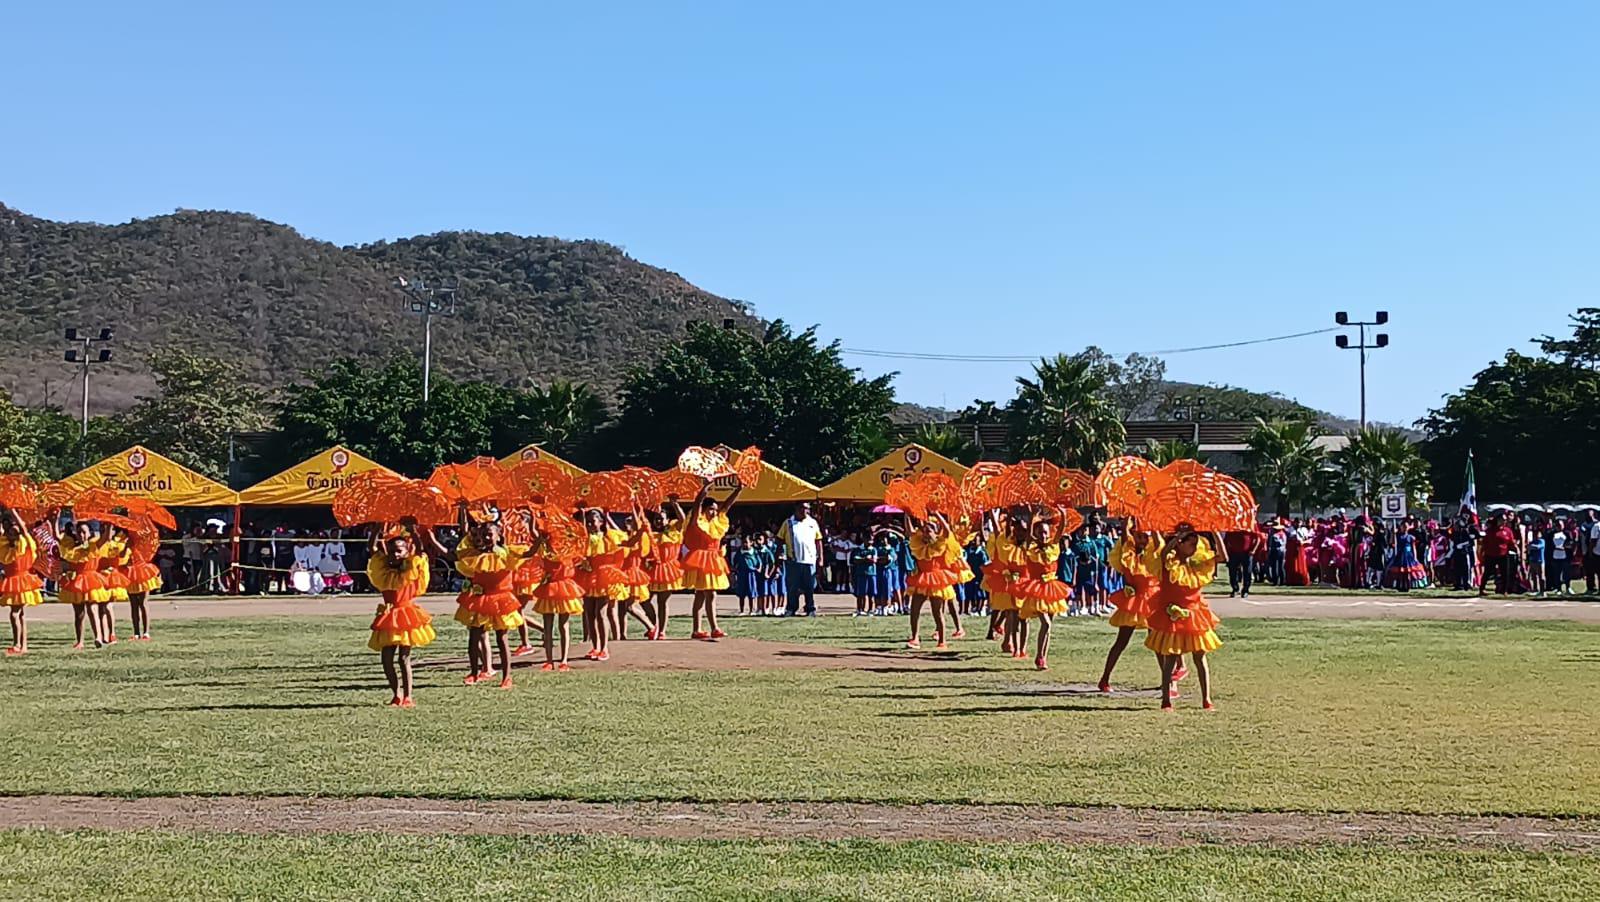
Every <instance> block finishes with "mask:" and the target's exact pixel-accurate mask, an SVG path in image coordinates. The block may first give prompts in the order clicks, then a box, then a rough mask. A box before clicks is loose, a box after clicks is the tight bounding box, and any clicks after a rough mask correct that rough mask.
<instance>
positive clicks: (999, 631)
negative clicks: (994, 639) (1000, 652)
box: [994, 623, 1006, 636]
mask: <svg viewBox="0 0 1600 902" xmlns="http://www.w3.org/2000/svg"><path fill="white" fill-rule="evenodd" d="M994 634H995V635H996V636H1004V635H1005V634H1006V625H1005V624H1004V623H996V624H995V625H994Z"/></svg>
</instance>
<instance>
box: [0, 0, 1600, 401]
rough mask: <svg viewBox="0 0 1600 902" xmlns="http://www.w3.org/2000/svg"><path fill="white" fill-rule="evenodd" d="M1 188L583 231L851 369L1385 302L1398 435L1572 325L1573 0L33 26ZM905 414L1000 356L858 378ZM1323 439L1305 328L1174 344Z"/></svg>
mask: <svg viewBox="0 0 1600 902" xmlns="http://www.w3.org/2000/svg"><path fill="white" fill-rule="evenodd" d="M6 18H7V22H6V28H5V32H6V42H5V43H6V47H7V55H8V65H7V71H9V72H10V73H11V76H10V86H11V88H12V90H11V91H10V92H8V98H7V103H6V113H5V121H6V122H7V123H8V124H9V125H10V128H9V129H7V131H8V132H9V133H10V134H9V136H8V138H7V139H6V140H4V141H0V201H3V202H5V203H7V204H9V205H11V206H14V207H17V208H20V209H22V210H24V211H27V212H30V213H34V214H36V215H41V216H47V217H51V218H58V219H86V220H96V221H104V222H120V221H125V220H127V219H129V218H133V217H139V216H148V215H152V214H159V213H165V212H170V211H171V210H172V209H174V208H176V207H200V208H218V209H233V210H244V211H249V212H252V213H256V214H258V215H260V216H263V217H266V218H268V219H272V220H276V221H280V222H285V223H288V224H290V225H293V226H295V227H296V228H298V229H299V230H300V231H302V232H303V233H305V234H308V235H311V236H313V237H317V238H322V239H326V240H329V241H334V242H338V243H341V244H349V243H360V242H365V241H371V240H376V239H380V238H387V237H396V236H403V235H410V234H416V233H425V232H433V231H438V230H441V229H481V230H490V231H499V230H505V231H512V232H519V233H524V234H545V235H559V236H562V237H566V238H602V239H605V240H608V241H611V242H614V243H616V244H619V245H622V246H623V247H625V248H627V249H628V251H629V252H630V253H631V254H633V255H634V256H635V257H637V258H639V259H641V260H643V261H646V262H649V263H652V264H655V265H659V266H662V267H665V268H667V269H671V270H674V271H676V272H679V273H682V274H683V275H684V276H685V277H687V278H688V279H689V280H690V281H692V282H694V283H696V284H698V285H700V286H702V287H704V288H706V289H708V290H710V291H713V292H716V293H718V294H723V295H726V296H729V297H735V298H740V299H744V300H747V301H750V302H751V303H753V304H754V305H755V306H756V308H757V310H758V312H759V313H761V314H762V315H765V316H768V317H783V318H785V319H788V320H790V321H792V322H796V323H800V324H810V323H819V324H820V325H821V331H822V333H823V334H824V335H825V336H827V337H830V338H839V339H841V340H842V341H843V343H844V344H845V345H846V346H847V347H857V348H875V349H887V350H895V351H928V350H932V351H950V352H956V353H968V354H1043V353H1051V352H1055V351H1072V350H1077V349H1079V348H1081V347H1082V346H1083V345H1085V344H1091V343H1092V344H1097V345H1100V346H1101V347H1104V348H1106V349H1108V350H1112V351H1114V352H1120V351H1130V350H1147V349H1157V348H1171V347H1179V346H1187V345H1196V344H1212V343H1217V342H1223V341H1229V340H1236V339H1245V338H1258V337H1264V336H1271V335H1279V334H1285V333H1292V332H1301V331H1305V330H1309V329H1316V328H1320V327H1323V326H1326V325H1331V324H1332V317H1333V312H1334V311H1335V310H1338V309H1349V310H1351V311H1352V312H1360V311H1371V310H1377V309H1386V310H1388V311H1389V312H1390V314H1391V316H1392V317H1393V322H1392V324H1391V326H1390V327H1389V329H1388V331H1389V334H1390V335H1391V337H1392V340H1393V345H1392V347H1390V348H1389V349H1387V350H1384V351H1380V352H1377V353H1376V354H1375V355H1374V357H1373V358H1372V361H1371V364H1370V369H1369V379H1370V383H1369V385H1370V392H1371V397H1370V412H1371V415H1372V416H1373V417H1374V418H1379V419H1385V420H1390V421H1407V422H1408V421H1410V420H1412V419H1414V418H1416V417H1417V416H1419V415H1421V414H1423V413H1424V412H1425V411H1426V410H1427V409H1428V408H1430V407H1432V406H1435V405H1436V404H1437V402H1438V400H1439V398H1440V396H1441V394H1443V393H1445V392H1448V391H1451V390H1454V389H1455V388H1457V387H1459V386H1461V385H1462V384H1464V383H1465V382H1466V380H1468V379H1469V378H1470V377H1471V375H1472V374H1473V373H1474V372H1476V371H1477V370H1478V369H1480V368H1481V367H1482V366H1483V365H1484V364H1485V363H1487V362H1488V361H1490V360H1491V359H1494V358H1496V357H1498V356H1499V355H1501V354H1502V353H1503V352H1504V351H1505V349H1506V348H1508V347H1512V346H1518V347H1525V340H1526V339H1527V338H1528V337H1529V336H1532V335H1537V334H1542V333H1545V332H1551V331H1559V330H1561V329H1562V328H1563V325H1564V321H1565V317H1566V315H1567V314H1568V313H1570V312H1571V311H1572V310H1574V309H1576V308H1577V307H1579V306H1582V305H1596V304H1597V298H1596V296H1595V295H1596V292H1595V285H1596V281H1597V276H1600V262H1597V260H1600V257H1597V255H1596V253H1595V248H1596V247H1600V215H1597V212H1600V115H1597V113H1596V105H1595V98H1596V97H1600V62H1597V60H1596V55H1595V53H1594V42H1593V38H1594V35H1596V34H1597V33H1600V5H1595V4H1585V3H1536V4H1488V3H1471V2H1466V3H1463V2H1433V3H1421V2H1419V3H1351V2H1342V3H1331V2H1318V3H1309V2H1308V3H1267V2H1261V3H1244V2H1224V3H1205V4H1201V3H1182V2H1169V3H1163V2H1150V3H1138V4H1133V3H1117V4H1089V3H1038V4H1009V3H986V4H960V5H948V4H939V3H927V2H923V3H915V4H890V3H874V4H860V3H854V4H849V3H839V4H833V3H807V4H754V3H727V4H711V3H701V4H672V3H631V2H614V3H609V4H581V3H561V4H535V3H525V4H504V5H494V4H474V3H457V4H444V3H428V4H409V3H385V4H377V3H371V4H361V3H340V4H320V3H317V4H314V3H299V2H280V3H274V4H215V3H213V4H163V3H146V4H125V3H115V4H112V3H104V4H95V3H79V4H69V3H61V4H27V5H25V6H22V7H19V8H16V9H13V10H10V11H8V13H7V17H6ZM853 362H855V363H857V364H859V365H861V366H862V367H863V368H864V369H866V370H867V371H869V372H880V371H882V370H884V369H890V368H893V369H898V370H900V371H901V373H902V375H901V377H900V378H899V380H898V383H897V384H898V386H899V389H900V393H901V396H902V397H903V398H904V399H906V400H911V401H917V402H922V403H933V404H941V403H943V404H949V405H951V406H959V405H961V404H963V403H965V402H966V401H968V400H970V399H972V398H974V397H991V398H1002V399H1003V398H1006V397H1009V396H1010V394H1011V385H1012V379H1013V378H1014V377H1015V376H1016V375H1018V373H1019V372H1021V371H1022V370H1023V369H1025V366H1023V365H1020V364H1014V363H999V364H994V363H982V364H969V363H944V364H939V363H927V362H906V361H892V362H891V361H881V360H875V359H869V358H854V359H853ZM1168 363H1169V372H1170V374H1171V375H1172V376H1174V377H1176V378H1182V379H1187V380H1192V381H1198V382H1219V383H1230V384H1236V385H1243V386H1246V387H1249V388H1254V389H1260V390H1276V391H1280V392H1283V393H1284V394H1286V395H1289V396H1292V397H1296V398H1298V399H1300V400H1301V401H1304V402H1305V403H1308V404H1311V405H1313V406H1317V407H1321V408H1325V409H1329V410H1332V411H1335V412H1338V413H1342V414H1347V415H1353V414H1354V413H1355V410H1356V405H1357V394H1356V360H1355V356H1354V354H1353V353H1350V352H1340V351H1338V350H1336V349H1335V348H1334V346H1333V339H1332V336H1329V335H1319V336H1314V337H1310V338H1303V339H1297V340H1294V341H1287V342H1282V343H1278V344H1272V345H1262V346H1255V347H1250V348H1243V349H1237V350H1231V351H1219V352H1207V353H1196V354H1187V355H1178V356H1172V357H1170V358H1168Z"/></svg>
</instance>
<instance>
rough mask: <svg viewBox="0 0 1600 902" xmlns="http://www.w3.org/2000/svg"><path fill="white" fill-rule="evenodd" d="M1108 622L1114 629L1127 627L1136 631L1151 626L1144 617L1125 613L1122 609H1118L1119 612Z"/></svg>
mask: <svg viewBox="0 0 1600 902" xmlns="http://www.w3.org/2000/svg"><path fill="white" fill-rule="evenodd" d="M1106 622H1107V623H1109V624H1111V625H1112V626H1114V627H1118V628H1119V629H1120V628H1121V627H1124V626H1127V627H1132V628H1134V629H1136V630H1142V629H1144V628H1145V627H1147V626H1149V624H1148V623H1146V622H1145V620H1144V617H1142V616H1141V615H1139V614H1134V613H1131V612H1129V611H1124V610H1123V609H1121V608H1117V610H1116V611H1115V612H1114V613H1113V614H1112V615H1111V619H1110V620H1108V621H1106Z"/></svg>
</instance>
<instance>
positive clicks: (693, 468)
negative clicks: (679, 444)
mask: <svg viewBox="0 0 1600 902" xmlns="http://www.w3.org/2000/svg"><path fill="white" fill-rule="evenodd" d="M678 469H680V470H682V471H683V472H685V473H693V474H694V475H696V476H698V477H700V478H701V479H716V478H717V477H719V476H731V475H733V468H732V467H730V466H729V465H728V458H727V457H725V456H723V455H722V454H720V453H718V452H717V451H715V450H713V449H711V448H702V447H700V446H699V445H691V446H689V447H687V448H685V449H683V453H682V454H679V455H678Z"/></svg>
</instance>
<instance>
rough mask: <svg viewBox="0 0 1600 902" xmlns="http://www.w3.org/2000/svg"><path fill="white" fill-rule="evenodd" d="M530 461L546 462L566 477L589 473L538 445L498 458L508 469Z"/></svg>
mask: <svg viewBox="0 0 1600 902" xmlns="http://www.w3.org/2000/svg"><path fill="white" fill-rule="evenodd" d="M530 460H548V461H550V462H551V463H553V464H555V465H556V466H558V467H560V468H561V469H562V470H564V471H566V474H567V475H568V476H582V475H584V474H585V473H588V472H589V471H588V470H585V469H584V468H582V467H580V466H578V465H577V464H575V463H572V462H571V461H567V460H562V459H561V458H559V457H557V456H555V455H554V454H551V453H550V452H549V451H546V450H545V449H543V448H541V447H539V446H538V445H529V446H528V447H526V448H523V449H522V450H521V451H513V452H512V453H510V454H507V455H506V456H505V457H502V458H500V462H501V463H503V464H505V465H506V466H508V467H514V466H516V465H517V464H520V463H523V462H525V461H530Z"/></svg>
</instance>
